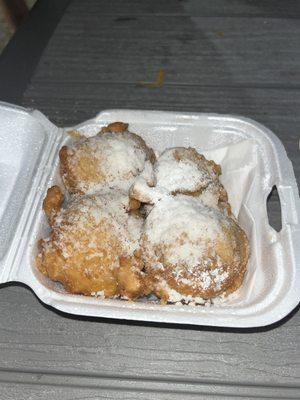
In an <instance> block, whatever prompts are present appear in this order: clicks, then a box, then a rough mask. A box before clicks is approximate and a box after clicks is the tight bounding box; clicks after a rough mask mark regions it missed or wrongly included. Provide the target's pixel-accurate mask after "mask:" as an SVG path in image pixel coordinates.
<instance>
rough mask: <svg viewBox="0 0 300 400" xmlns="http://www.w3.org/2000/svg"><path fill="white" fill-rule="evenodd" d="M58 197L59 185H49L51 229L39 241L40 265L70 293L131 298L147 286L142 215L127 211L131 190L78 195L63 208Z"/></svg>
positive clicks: (48, 204) (48, 201)
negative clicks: (142, 252) (141, 243)
mask: <svg viewBox="0 0 300 400" xmlns="http://www.w3.org/2000/svg"><path fill="white" fill-rule="evenodd" d="M53 193H54V194H55V196H54V197H53ZM55 199H56V200H57V201H56V202H55ZM60 200H61V198H60V196H59V195H58V190H57V188H56V189H54V188H51V189H49V191H48V195H47V197H46V199H45V201H44V208H45V211H46V210H47V213H48V215H50V216H51V226H52V232H51V234H50V236H49V237H48V238H47V239H44V240H41V241H40V246H39V254H38V256H37V258H36V264H37V267H38V269H39V270H40V271H41V272H42V273H43V274H44V275H46V276H47V277H49V278H50V279H52V280H53V281H58V282H61V283H62V284H63V286H64V287H65V289H66V290H67V291H68V292H70V293H76V294H84V295H100V296H103V297H115V296H119V295H121V296H123V297H126V298H130V299H132V298H135V297H137V296H139V295H141V294H143V293H144V292H147V290H148V289H147V288H146V286H145V285H144V283H143V279H144V273H143V272H142V268H143V263H142V260H141V257H140V252H139V238H140V232H141V227H142V223H143V220H142V218H141V217H140V215H139V214H138V212H134V213H131V212H129V211H128V207H129V199H128V195H125V194H123V193H122V192H120V191H118V192H116V191H110V192H108V193H98V194H97V195H87V196H78V197H75V198H73V200H72V201H71V202H70V204H68V205H67V207H66V208H65V209H62V210H60V209H59V208H60V204H61V203H60ZM51 205H52V206H53V210H52V211H51V210H50V208H51Z"/></svg>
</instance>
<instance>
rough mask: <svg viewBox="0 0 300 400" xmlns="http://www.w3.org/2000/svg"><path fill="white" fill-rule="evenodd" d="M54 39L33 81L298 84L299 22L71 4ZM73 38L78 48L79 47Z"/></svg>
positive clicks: (298, 85)
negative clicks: (120, 11) (128, 14)
mask: <svg viewBox="0 0 300 400" xmlns="http://www.w3.org/2000/svg"><path fill="white" fill-rule="evenodd" d="M75 4H77V3H76V2H75V3H72V5H71V6H70V7H69V12H68V13H67V15H66V16H65V17H64V20H63V23H62V24H60V25H59V26H58V28H57V30H56V34H55V36H54V37H53V38H52V39H51V40H50V43H49V46H48V48H47V52H45V54H44V56H43V57H42V60H41V62H40V64H39V67H38V69H37V71H36V74H35V76H34V82H40V81H48V82H52V84H58V82H66V81H67V82H74V83H76V82H87V83H88V82H95V83H99V82H111V83H114V82H119V83H136V82H138V81H154V80H155V78H156V75H157V73H158V71H159V70H160V69H162V68H163V69H164V70H165V81H166V82H167V83H170V84H190V85H194V84H200V85H214V86H218V85H219V86H228V85H231V86H232V85H234V86H240V85H244V86H257V85H259V86H271V87H282V86H284V87H286V86H288V87H291V86H292V87H295V86H296V87H300V47H299V46H298V42H299V38H300V23H299V20H297V19H295V20H289V19H268V20H265V21H262V20H261V19H260V18H252V19H248V18H234V19H232V18H203V17H192V18H191V17H188V16H186V17H183V16H180V17H173V16H172V17H170V16H161V17H155V18H152V17H149V16H148V17H144V16H143V17H134V18H131V19H126V20H120V19H119V18H117V17H116V16H103V15H102V14H101V3H99V9H98V12H95V13H94V14H90V13H85V14H84V13H83V14H79V13H75V11H74V10H73V8H72V7H74V5H75ZM74 43H76V45H75V46H74Z"/></svg>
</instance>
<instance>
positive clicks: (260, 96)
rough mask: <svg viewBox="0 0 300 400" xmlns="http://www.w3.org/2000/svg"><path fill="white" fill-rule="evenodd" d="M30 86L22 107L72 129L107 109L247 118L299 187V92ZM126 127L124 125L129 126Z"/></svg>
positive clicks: (74, 85)
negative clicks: (274, 143) (263, 129)
mask: <svg viewBox="0 0 300 400" xmlns="http://www.w3.org/2000/svg"><path fill="white" fill-rule="evenodd" d="M58 86H59V93H60V95H59V97H58V96H57V90H58V89H57V86H56V85H53V84H52V83H50V82H48V83H46V82H44V83H42V82H39V83H37V84H34V83H33V84H32V85H31V86H30V87H29V88H28V90H27V92H26V94H25V98H24V101H23V104H24V105H26V106H28V107H32V108H37V109H39V110H41V111H42V112H44V113H45V114H46V115H47V116H49V117H50V119H51V120H52V121H53V122H55V123H57V124H58V125H61V126H64V125H74V124H75V123H79V122H82V121H84V120H86V119H89V118H91V117H93V116H94V115H96V114H97V113H98V112H100V111H101V110H105V109H110V108H132V109H135V108H140V109H156V110H174V111H195V112H216V113H221V114H223V113H224V114H238V115H243V116H246V117H249V118H253V119H255V120H257V121H258V122H260V123H262V124H264V125H266V126H267V127H269V128H270V129H271V130H273V131H274V133H275V134H276V135H278V136H279V138H280V139H281V140H282V141H283V143H284V145H285V147H286V149H287V152H288V155H289V157H290V158H291V159H292V161H293V164H294V168H295V173H296V176H297V179H298V182H299V183H300V162H299V124H300V115H299V114H298V113H297V112H296V110H298V109H299V108H300V90H293V89H290V90H280V89H265V88H243V87H239V88H238V87H235V88H232V87H210V86H197V85H194V86H191V85H180V86H179V85H178V86H177V85H165V86H164V87H162V88H157V89H148V88H144V87H141V86H138V85H120V84H110V83H107V84H103V83H101V84H98V83H96V82H95V83H81V82H77V83H76V84H73V83H62V82H60V83H59V85H58ZM129 122H130V121H129Z"/></svg>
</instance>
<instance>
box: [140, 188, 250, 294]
mask: <svg viewBox="0 0 300 400" xmlns="http://www.w3.org/2000/svg"><path fill="white" fill-rule="evenodd" d="M142 254H143V258H144V261H145V266H146V271H147V274H148V276H149V278H152V281H153V285H154V288H155V289H154V291H155V293H156V295H157V296H158V297H160V298H161V299H162V300H163V301H171V302H177V301H186V302H189V301H199V299H200V300H201V299H210V298H213V297H216V296H218V295H220V294H222V293H227V294H228V293H231V292H232V291H234V290H236V289H237V288H238V287H239V286H240V285H241V282H242V280H243V276H244V273H245V270H246V265H247V261H248V257H249V247H248V241H247V237H246V235H245V233H244V231H243V230H242V229H241V228H240V227H239V226H238V225H237V223H236V222H235V221H234V220H233V219H232V218H230V217H227V216H226V215H224V214H223V213H221V212H220V211H218V210H216V209H213V208H209V207H207V206H205V205H203V204H202V203H200V202H199V201H197V200H196V199H194V198H192V197H189V196H185V195H178V196H176V197H173V196H166V197H163V198H161V199H160V200H159V201H158V202H157V203H156V204H155V205H154V207H153V209H152V210H151V212H150V213H149V215H148V217H147V220H146V223H145V228H144V233H143V234H142Z"/></svg>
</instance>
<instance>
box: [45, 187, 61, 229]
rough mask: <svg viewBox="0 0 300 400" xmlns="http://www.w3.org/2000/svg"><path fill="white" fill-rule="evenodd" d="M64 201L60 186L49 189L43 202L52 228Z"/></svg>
mask: <svg viewBox="0 0 300 400" xmlns="http://www.w3.org/2000/svg"><path fill="white" fill-rule="evenodd" d="M63 201H64V195H63V194H62V192H61V190H60V188H59V187H58V186H52V187H51V188H49V189H48V191H47V196H46V197H45V199H44V201H43V209H44V211H45V214H46V216H47V219H48V222H49V225H50V226H52V225H53V223H54V219H55V216H56V215H57V214H58V213H59V211H60V210H61V206H62V204H63Z"/></svg>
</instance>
